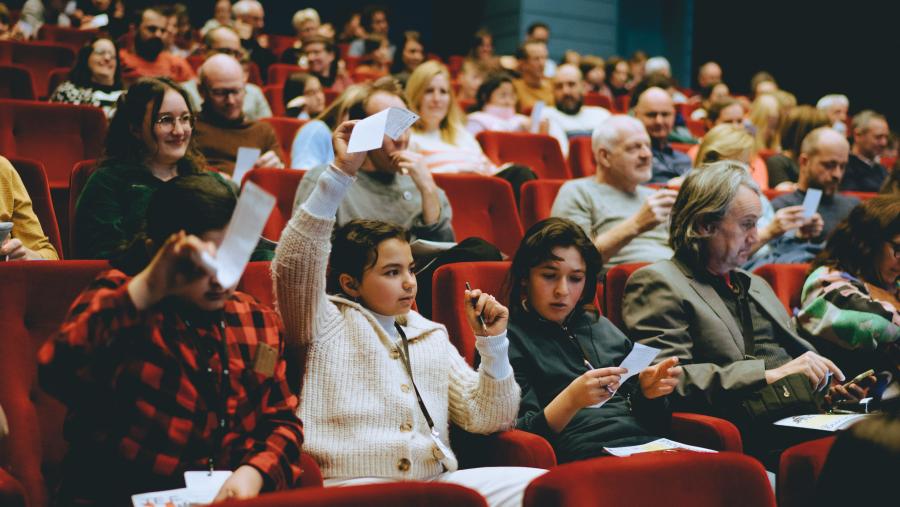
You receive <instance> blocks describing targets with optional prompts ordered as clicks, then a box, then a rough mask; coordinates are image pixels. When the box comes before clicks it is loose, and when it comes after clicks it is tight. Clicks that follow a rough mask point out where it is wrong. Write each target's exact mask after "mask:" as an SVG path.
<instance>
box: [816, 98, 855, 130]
mask: <svg viewBox="0 0 900 507" xmlns="http://www.w3.org/2000/svg"><path fill="white" fill-rule="evenodd" d="M816 109H818V110H820V111H823V112H824V113H825V114H827V115H828V120H829V121H831V128H833V129H834V130H837V131H838V132H840V133H841V134H847V111H848V110H849V109H850V99H848V98H847V96H846V95H843V94H840V93H832V94H829V95H825V96H824V97H822V98H821V99H819V101H818V102H816Z"/></svg>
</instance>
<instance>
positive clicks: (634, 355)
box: [590, 343, 659, 408]
mask: <svg viewBox="0 0 900 507" xmlns="http://www.w3.org/2000/svg"><path fill="white" fill-rule="evenodd" d="M658 354H659V349H655V348H653V347H648V346H646V345H641V344H640V343H635V344H634V348H633V349H631V352H630V353H629V354H628V356H627V357H626V358H625V359H623V360H622V364H620V365H619V367H620V368H625V369H626V370H628V372H627V373H625V374H624V375H622V377H621V378H620V379H619V385H622V384H624V383H625V381H626V380H628V379H630V378H631V377H633V376H635V375H637V374H638V373H640V372H642V371H644V368H646V367H648V366H650V363H652V362H653V360H654V359H656V356H657V355H658ZM614 395H615V393H613V394H612V395H610V397H609V398H607V399H605V400H603V401H601V402H600V403H597V404H596V405H591V406H590V408H600V407H602V406H603V404H604V403H606V402H607V401H609V400H610V398H612V397H613V396H614Z"/></svg>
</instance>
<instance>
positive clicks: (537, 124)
mask: <svg viewBox="0 0 900 507" xmlns="http://www.w3.org/2000/svg"><path fill="white" fill-rule="evenodd" d="M543 114H544V101H543V100H539V101H537V102H535V103H534V107H533V108H531V132H532V133H533V134H537V133H538V131H540V129H541V115H543Z"/></svg>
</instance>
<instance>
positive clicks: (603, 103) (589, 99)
mask: <svg viewBox="0 0 900 507" xmlns="http://www.w3.org/2000/svg"><path fill="white" fill-rule="evenodd" d="M584 105H586V106H597V107H602V108H604V109H608V110H610V111H613V110H615V108H614V107H613V102H612V100H610V98H609V96H608V95H604V94H602V93H597V92H587V93H585V94H584Z"/></svg>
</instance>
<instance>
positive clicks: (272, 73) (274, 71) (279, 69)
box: [266, 63, 306, 85]
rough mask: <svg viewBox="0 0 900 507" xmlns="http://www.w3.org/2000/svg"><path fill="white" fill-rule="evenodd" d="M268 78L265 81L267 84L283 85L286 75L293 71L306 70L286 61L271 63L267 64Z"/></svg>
mask: <svg viewBox="0 0 900 507" xmlns="http://www.w3.org/2000/svg"><path fill="white" fill-rule="evenodd" d="M268 72H269V79H268V80H267V81H266V83H267V84H268V85H284V82H285V80H287V78H288V76H290V75H291V74H293V73H294V72H306V69H305V68H304V67H301V66H299V65H290V64H287V63H273V64H272V65H269V71H268Z"/></svg>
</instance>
